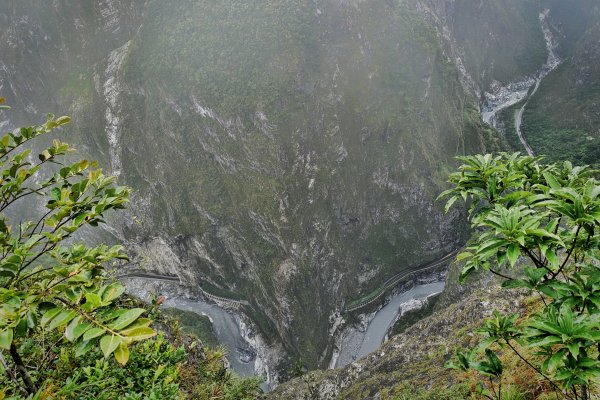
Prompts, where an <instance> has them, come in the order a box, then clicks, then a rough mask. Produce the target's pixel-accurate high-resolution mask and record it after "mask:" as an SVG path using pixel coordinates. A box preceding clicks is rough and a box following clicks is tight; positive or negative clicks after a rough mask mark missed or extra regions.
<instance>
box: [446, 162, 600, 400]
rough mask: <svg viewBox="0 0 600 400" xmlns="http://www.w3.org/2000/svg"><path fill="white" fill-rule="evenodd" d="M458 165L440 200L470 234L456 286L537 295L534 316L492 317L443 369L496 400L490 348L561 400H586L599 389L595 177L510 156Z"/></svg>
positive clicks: (599, 187)
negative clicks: (482, 276)
mask: <svg viewBox="0 0 600 400" xmlns="http://www.w3.org/2000/svg"><path fill="white" fill-rule="evenodd" d="M459 160H460V161H462V165H460V167H459V169H458V171H457V172H455V173H453V174H451V175H450V180H449V181H450V183H451V184H452V188H451V189H449V190H447V191H445V192H444V193H442V194H441V195H440V197H442V198H445V197H447V198H448V202H447V204H446V210H448V209H449V208H450V207H451V206H452V205H453V204H454V203H455V202H456V201H458V200H463V201H464V202H465V203H466V204H468V218H469V220H470V221H471V224H472V228H473V232H474V234H473V238H472V240H471V242H470V243H469V245H468V246H467V247H466V248H465V249H464V251H462V252H461V253H460V254H458V256H457V260H459V261H461V262H462V263H463V269H462V274H461V279H463V280H464V279H465V278H466V277H467V276H469V275H470V274H472V273H473V272H474V271H477V270H485V271H490V272H491V273H493V274H495V275H497V276H499V277H500V278H501V279H502V280H503V281H504V282H503V287H505V288H509V289H517V288H521V289H526V290H529V291H532V292H535V293H537V295H538V296H539V299H540V301H541V302H542V303H543V306H542V309H541V312H538V313H534V314H533V315H519V314H514V315H502V314H501V313H499V312H495V313H494V316H493V318H491V319H490V320H488V321H487V322H486V323H485V325H484V327H483V328H482V330H481V332H482V333H483V334H484V336H485V337H486V339H485V340H483V341H482V342H481V344H480V346H479V348H478V349H471V350H469V351H466V352H463V351H461V352H459V353H457V357H456V360H455V361H454V362H453V363H450V365H449V366H450V367H453V368H458V369H465V370H466V369H470V368H473V369H475V370H477V371H479V372H480V373H481V374H482V375H484V376H486V377H488V378H489V385H488V386H487V387H486V388H483V387H482V389H481V394H482V395H484V396H485V397H488V398H495V399H500V398H501V388H502V374H503V372H504V371H503V366H502V362H501V361H500V359H499V358H498V356H497V355H496V353H495V351H493V350H492V348H491V346H492V345H496V346H499V347H500V348H501V347H506V348H509V349H510V350H511V351H513V352H515V353H516V354H517V355H518V357H520V358H521V359H522V360H523V361H524V362H525V363H526V364H527V366H528V368H532V369H534V370H535V371H536V372H537V373H538V374H539V376H540V377H541V379H543V380H544V381H546V382H547V383H548V384H550V385H551V386H552V387H554V388H555V389H556V390H557V392H558V393H561V396H563V397H564V398H568V399H588V398H590V395H591V393H598V390H599V389H600V388H599V387H598V386H599V381H600V353H599V351H600V268H599V265H600V253H599V251H598V244H599V240H600V184H599V182H598V180H597V179H596V176H597V173H598V172H597V171H594V170H592V169H591V168H589V167H587V166H573V165H572V164H571V163H570V162H564V163H561V164H546V163H544V162H543V158H542V157H529V156H521V155H519V154H518V153H515V154H506V153H502V154H499V155H492V154H486V155H476V156H465V157H459ZM517 345H519V346H522V347H523V348H524V349H529V350H531V351H533V355H532V356H531V357H528V356H527V355H524V354H523V353H522V351H521V352H520V351H519V350H518V349H517V347H518V346H517ZM476 350H481V351H482V352H483V353H482V358H478V357H479V356H478V354H479V353H480V352H478V351H476Z"/></svg>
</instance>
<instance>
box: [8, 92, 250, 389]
mask: <svg viewBox="0 0 600 400" xmlns="http://www.w3.org/2000/svg"><path fill="white" fill-rule="evenodd" d="M3 100H4V99H2V98H0V103H2V102H3ZM5 108H6V106H1V108H0V109H5ZM69 121H70V118H68V117H60V118H55V117H54V116H53V115H49V116H48V119H47V121H46V122H45V123H44V124H42V125H39V126H26V127H22V128H20V129H18V130H15V131H13V132H9V133H6V134H5V135H4V136H2V137H1V138H0V176H1V180H0V194H1V196H0V197H1V199H0V399H3V398H6V397H7V396H8V397H9V398H14V399H17V398H36V399H49V398H61V399H112V398H120V399H142V398H144V399H177V398H182V397H188V396H189V397H190V398H195V399H197V398H199V399H209V398H210V399H220V398H223V399H224V398H227V399H249V398H254V397H255V396H256V394H257V393H258V392H259V391H260V389H259V387H258V384H259V380H257V379H251V380H239V379H238V378H235V377H233V376H232V375H231V373H230V372H229V371H228V370H227V369H226V366H225V364H224V362H223V353H222V351H221V350H218V349H217V350H209V349H204V350H203V349H201V345H200V343H199V342H197V341H193V340H191V339H190V338H189V337H187V336H184V335H182V334H181V333H179V331H178V330H177V329H175V328H173V327H172V326H169V325H164V323H162V324H163V326H164V327H165V329H166V330H167V332H170V333H171V336H173V337H172V338H171V340H169V341H167V340H165V338H164V337H163V336H162V334H161V336H159V337H157V338H154V336H155V335H156V332H155V330H154V329H153V328H150V324H151V323H152V320H151V319H149V318H142V315H143V314H145V313H146V314H147V313H148V311H147V310H146V309H145V307H143V305H140V304H139V303H137V302H134V301H132V300H130V299H127V298H125V297H123V296H122V294H123V291H124V290H125V288H124V287H123V285H121V284H120V283H118V282H114V281H112V280H111V279H110V277H109V276H108V274H107V273H106V270H105V267H106V266H107V265H109V264H110V263H111V262H113V261H114V260H117V259H126V258H127V257H126V255H125V253H124V252H123V248H122V247H121V246H113V247H108V246H106V245H96V246H88V245H85V244H84V243H83V242H81V241H80V240H81V236H79V235H80V234H81V232H82V231H83V230H84V229H85V227H90V226H91V227H94V226H97V225H98V224H101V223H103V222H104V218H105V214H106V213H108V212H109V211H111V210H116V209H120V208H123V207H124V205H125V203H126V202H127V198H128V195H129V188H127V187H119V186H115V185H114V181H115V178H114V177H110V176H106V175H104V174H103V173H102V171H101V170H100V169H98V168H97V167H96V165H95V163H90V162H88V161H86V160H79V161H75V162H70V161H69V159H68V158H67V153H69V152H71V151H73V149H72V148H71V147H70V146H69V145H68V144H66V143H63V142H60V141H59V140H54V141H53V142H52V144H51V145H50V146H47V147H45V148H44V149H43V150H42V151H39V152H36V153H38V154H36V155H37V156H36V157H33V156H32V155H33V154H35V153H33V154H32V151H33V150H34V147H33V145H32V143H31V142H32V141H34V139H37V138H38V137H39V136H41V135H46V134H49V133H50V132H51V131H52V130H54V129H55V128H57V127H60V126H62V125H65V124H67V123H68V122H69ZM38 141H39V140H38ZM158 304H159V303H157V305H158ZM152 314H154V316H156V317H160V316H159V314H157V311H156V309H154V310H152ZM159 319H160V318H159ZM162 320H163V321H164V318H162ZM173 332H174V334H173ZM174 335H175V336H174ZM142 341H143V343H138V342H142Z"/></svg>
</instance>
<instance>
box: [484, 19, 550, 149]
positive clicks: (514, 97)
mask: <svg viewBox="0 0 600 400" xmlns="http://www.w3.org/2000/svg"><path fill="white" fill-rule="evenodd" d="M548 12H549V10H544V11H543V12H541V13H540V15H539V20H540V26H541V29H542V32H543V34H544V40H545V42H546V49H547V51H548V57H547V59H546V62H545V63H544V65H542V67H541V68H540V69H539V70H538V72H537V73H536V75H535V76H534V77H526V78H524V79H521V80H519V81H515V82H511V83H509V84H508V85H506V86H496V87H494V88H493V90H492V92H493V93H487V92H486V93H484V96H485V101H484V103H483V106H482V108H481V118H482V119H483V121H484V122H486V123H488V124H489V125H491V126H493V127H494V128H497V127H498V124H497V122H498V121H497V116H498V113H499V112H500V111H502V110H504V109H506V108H508V107H510V106H512V105H514V104H517V103H518V102H520V101H522V100H524V99H526V101H525V103H524V104H523V106H521V108H520V109H519V110H517V111H516V112H515V116H514V123H515V130H516V132H517V135H518V136H519V140H520V141H521V144H522V145H523V147H524V148H525V150H526V151H527V153H528V154H529V155H533V149H532V148H531V146H530V145H529V143H528V142H527V139H526V138H525V135H524V134H523V130H522V129H521V128H522V121H523V113H524V111H525V107H526V106H527V104H528V103H529V100H530V99H531V98H532V97H533V95H535V93H536V92H537V90H538V88H539V87H540V83H541V82H542V79H544V78H545V77H546V76H547V75H548V74H549V73H550V72H552V71H553V70H554V69H555V68H556V67H558V66H559V65H560V63H561V60H560V58H559V57H558V56H557V55H556V52H555V50H556V46H557V44H556V42H555V40H554V37H553V36H552V31H551V29H550V27H549V26H548V21H547V17H548ZM532 87H533V90H531V92H530V89H531V88H532Z"/></svg>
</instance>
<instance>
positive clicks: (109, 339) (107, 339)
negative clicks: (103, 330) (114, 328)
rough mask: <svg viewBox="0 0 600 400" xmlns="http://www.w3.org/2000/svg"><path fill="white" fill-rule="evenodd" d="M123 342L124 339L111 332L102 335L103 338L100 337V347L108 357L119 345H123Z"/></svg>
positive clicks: (105, 356)
mask: <svg viewBox="0 0 600 400" xmlns="http://www.w3.org/2000/svg"><path fill="white" fill-rule="evenodd" d="M121 343H122V340H121V338H120V337H119V336H117V335H112V334H111V335H105V336H102V339H100V349H101V350H102V353H103V354H104V358H108V356H110V355H111V354H112V353H113V351H115V350H116V349H117V347H119V346H120V345H121Z"/></svg>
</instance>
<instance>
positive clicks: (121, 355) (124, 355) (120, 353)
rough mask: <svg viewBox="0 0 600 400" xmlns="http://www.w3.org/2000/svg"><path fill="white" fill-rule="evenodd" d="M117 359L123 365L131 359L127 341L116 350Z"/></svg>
mask: <svg viewBox="0 0 600 400" xmlns="http://www.w3.org/2000/svg"><path fill="white" fill-rule="evenodd" d="M115 360H117V362H118V363H119V364H121V365H125V364H127V361H129V348H128V347H127V345H126V344H125V343H121V344H120V345H119V347H117V349H116V350H115Z"/></svg>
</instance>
